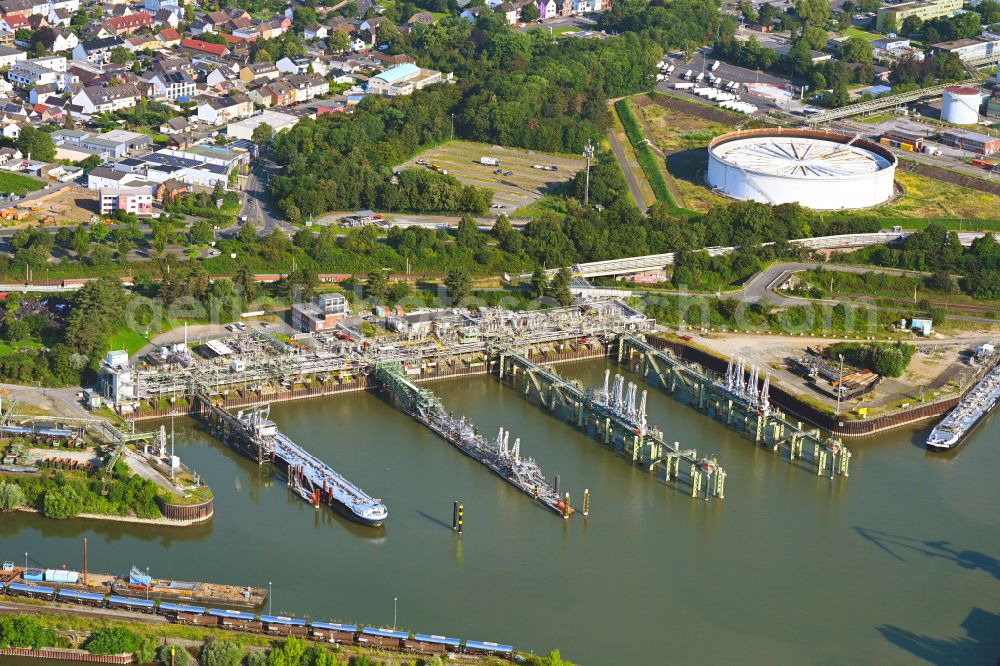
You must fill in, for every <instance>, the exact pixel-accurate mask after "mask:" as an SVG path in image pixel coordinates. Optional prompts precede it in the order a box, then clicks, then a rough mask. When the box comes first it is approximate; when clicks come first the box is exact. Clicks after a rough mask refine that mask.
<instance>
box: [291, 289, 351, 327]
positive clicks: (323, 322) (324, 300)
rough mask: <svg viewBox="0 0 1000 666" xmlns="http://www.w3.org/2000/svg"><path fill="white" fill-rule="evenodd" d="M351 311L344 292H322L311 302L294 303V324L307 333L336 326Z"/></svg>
mask: <svg viewBox="0 0 1000 666" xmlns="http://www.w3.org/2000/svg"><path fill="white" fill-rule="evenodd" d="M350 313H351V308H350V305H348V303H347V298H346V297H344V295H343V294H322V295H320V296H317V297H316V299H315V300H314V301H312V302H309V303H295V304H294V305H292V326H293V327H295V328H297V329H299V330H300V331H305V332H307V333H315V332H317V331H326V330H330V329H332V328H336V326H337V324H339V323H340V321H341V320H342V319H343V318H344V317H346V316H347V315H349V314H350Z"/></svg>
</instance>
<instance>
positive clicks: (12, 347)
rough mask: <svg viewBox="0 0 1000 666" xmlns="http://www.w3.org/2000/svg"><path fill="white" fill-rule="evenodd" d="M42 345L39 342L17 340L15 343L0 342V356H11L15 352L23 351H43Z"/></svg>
mask: <svg viewBox="0 0 1000 666" xmlns="http://www.w3.org/2000/svg"><path fill="white" fill-rule="evenodd" d="M41 348H42V343H41V342H38V341H37V340H15V341H13V342H8V341H7V340H0V356H10V355H11V354H13V353H14V352H15V351H20V350H21V349H41Z"/></svg>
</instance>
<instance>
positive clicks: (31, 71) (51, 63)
mask: <svg viewBox="0 0 1000 666" xmlns="http://www.w3.org/2000/svg"><path fill="white" fill-rule="evenodd" d="M7 79H8V80H9V81H10V82H11V83H13V84H14V85H16V86H18V87H20V88H23V89H25V90H28V89H30V88H32V87H34V86H36V85H39V84H46V83H54V84H56V87H57V88H58V89H59V90H65V89H66V88H67V87H69V86H70V85H71V84H73V83H76V82H78V81H79V79H77V78H76V76H75V75H74V74H72V73H70V72H67V71H66V58H63V57H62V56H47V57H44V58H32V59H31V60H19V61H17V62H15V63H14V64H13V65H12V66H11V68H10V69H9V70H7Z"/></svg>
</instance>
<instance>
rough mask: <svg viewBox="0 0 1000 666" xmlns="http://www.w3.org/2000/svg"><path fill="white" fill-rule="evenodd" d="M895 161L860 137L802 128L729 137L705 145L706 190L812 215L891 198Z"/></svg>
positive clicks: (871, 203) (870, 205)
mask: <svg viewBox="0 0 1000 666" xmlns="http://www.w3.org/2000/svg"><path fill="white" fill-rule="evenodd" d="M895 174H896V156H895V155H893V153H892V152H891V151H889V150H888V149H887V148H885V147H883V146H880V145H878V144H877V143H872V142H871V141H867V140H865V139H862V138H860V137H852V136H846V135H843V134H834V133H831V132H821V131H816V130H805V129H779V128H769V129H757V130H744V131H741V132H731V133H729V134H723V135H722V136H719V137H716V138H715V139H714V140H713V141H712V142H711V143H709V144H708V176H707V180H708V185H709V186H710V187H712V188H713V189H715V190H717V191H719V192H720V193H722V194H725V195H727V196H730V197H733V198H735V199H743V200H751V201H759V202H761V203H769V204H774V205H777V204H783V203H798V204H801V205H803V206H807V207H809V208H815V209H817V210H841V209H846V208H870V207H872V206H877V205H879V204H882V203H885V202H886V201H888V200H889V199H891V198H892V196H893V179H894V177H895Z"/></svg>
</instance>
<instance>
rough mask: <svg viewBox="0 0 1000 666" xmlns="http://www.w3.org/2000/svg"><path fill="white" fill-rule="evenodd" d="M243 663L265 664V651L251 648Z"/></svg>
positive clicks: (247, 665)
mask: <svg viewBox="0 0 1000 666" xmlns="http://www.w3.org/2000/svg"><path fill="white" fill-rule="evenodd" d="M244 663H245V665H246V666H267V653H266V652H264V651H263V650H251V651H250V652H249V653H247V658H246V661H245V662H244Z"/></svg>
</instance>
